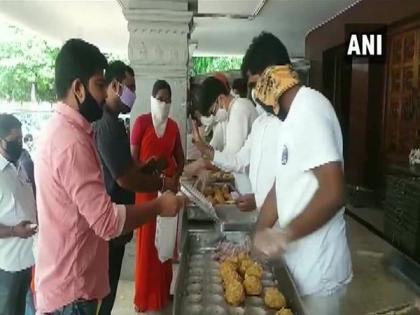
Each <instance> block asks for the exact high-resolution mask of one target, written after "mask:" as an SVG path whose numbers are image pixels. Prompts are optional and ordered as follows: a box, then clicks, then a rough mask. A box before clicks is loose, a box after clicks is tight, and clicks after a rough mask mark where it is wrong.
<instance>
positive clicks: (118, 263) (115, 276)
mask: <svg viewBox="0 0 420 315" xmlns="http://www.w3.org/2000/svg"><path fill="white" fill-rule="evenodd" d="M124 252H125V243H123V244H121V243H118V242H116V243H114V242H113V241H110V242H109V285H110V287H111V293H110V294H108V296H106V297H105V298H104V299H103V300H102V303H101V307H100V309H99V314H98V315H111V311H112V308H113V307H114V302H115V297H116V295H117V289H118V282H119V280H120V275H121V267H122V262H123V258H124Z"/></svg>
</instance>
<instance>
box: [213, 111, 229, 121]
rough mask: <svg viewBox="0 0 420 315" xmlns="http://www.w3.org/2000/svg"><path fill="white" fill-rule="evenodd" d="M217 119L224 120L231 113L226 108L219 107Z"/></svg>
mask: <svg viewBox="0 0 420 315" xmlns="http://www.w3.org/2000/svg"><path fill="white" fill-rule="evenodd" d="M215 117H216V121H217V122H222V121H226V120H228V119H229V114H228V112H227V111H226V109H224V108H219V109H218V110H217V112H216V116H215Z"/></svg>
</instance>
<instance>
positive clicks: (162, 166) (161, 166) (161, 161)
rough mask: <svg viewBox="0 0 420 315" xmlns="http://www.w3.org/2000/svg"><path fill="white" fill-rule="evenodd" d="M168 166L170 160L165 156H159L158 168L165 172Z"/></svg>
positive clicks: (160, 171)
mask: <svg viewBox="0 0 420 315" xmlns="http://www.w3.org/2000/svg"><path fill="white" fill-rule="evenodd" d="M167 167H168V162H167V161H166V159H165V158H158V159H157V160H156V169H157V170H158V171H159V173H163V171H164V170H166V168H167Z"/></svg>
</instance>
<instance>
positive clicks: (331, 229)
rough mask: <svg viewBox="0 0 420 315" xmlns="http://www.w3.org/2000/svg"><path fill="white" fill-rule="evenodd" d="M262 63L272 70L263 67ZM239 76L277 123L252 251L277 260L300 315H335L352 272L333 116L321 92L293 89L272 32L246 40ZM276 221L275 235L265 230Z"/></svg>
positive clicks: (292, 76)
mask: <svg viewBox="0 0 420 315" xmlns="http://www.w3.org/2000/svg"><path fill="white" fill-rule="evenodd" d="M267 62H269V63H268V65H270V64H275V65H278V66H274V67H269V68H267V69H266V67H267ZM241 70H242V72H243V74H245V75H246V76H247V77H248V79H249V80H248V84H249V85H251V84H252V83H253V82H255V81H257V85H256V89H255V93H254V94H255V96H256V100H257V102H258V103H259V104H260V105H261V106H262V107H263V108H265V109H266V110H267V111H269V112H272V113H274V114H275V115H276V116H277V117H278V119H279V120H281V121H282V123H281V127H280V131H279V134H278V142H277V152H278V154H279V157H280V158H279V161H278V164H277V167H276V170H275V171H276V181H275V184H274V185H273V187H272V189H271V190H270V192H269V194H268V196H267V198H266V200H265V202H264V204H263V206H262V208H261V212H260V215H259V218H258V222H257V232H256V235H255V239H254V244H255V247H256V248H257V249H258V250H259V251H260V252H261V253H262V254H263V255H265V256H268V257H278V256H280V255H283V257H284V259H285V261H286V263H287V265H288V267H289V269H290V271H291V273H292V275H293V277H294V279H295V281H296V284H297V286H298V289H299V291H300V294H301V295H302V296H303V297H304V300H305V303H306V306H307V309H308V314H323V315H339V314H340V298H341V296H342V294H343V293H344V292H345V288H346V286H347V284H348V283H349V282H350V281H351V279H352V275H353V274H352V265H351V258H350V252H349V248H348V244H347V238H346V224H345V221H344V207H343V202H344V201H343V199H344V197H343V196H344V174H343V152H342V145H343V143H342V135H341V130H340V125H339V123H338V119H337V116H336V114H335V112H334V109H333V107H332V106H331V104H330V102H329V101H328V100H327V99H326V98H325V97H324V96H323V95H322V94H321V93H319V92H317V91H315V90H312V89H310V88H307V87H304V86H301V85H300V84H299V82H298V80H297V76H296V74H295V73H294V72H293V70H292V69H291V68H290V59H289V56H288V53H287V50H286V48H285V47H284V45H283V44H282V43H281V41H280V40H279V39H278V38H276V37H275V36H274V35H272V34H269V33H262V34H261V35H259V36H258V37H256V38H255V39H254V40H253V42H252V44H251V46H250V47H249V48H248V51H247V52H246V54H245V57H244V61H243V64H242V69H241ZM250 83H251V84H250ZM277 220H278V227H280V229H281V231H278V229H274V228H273V227H274V225H275V224H276V221H277Z"/></svg>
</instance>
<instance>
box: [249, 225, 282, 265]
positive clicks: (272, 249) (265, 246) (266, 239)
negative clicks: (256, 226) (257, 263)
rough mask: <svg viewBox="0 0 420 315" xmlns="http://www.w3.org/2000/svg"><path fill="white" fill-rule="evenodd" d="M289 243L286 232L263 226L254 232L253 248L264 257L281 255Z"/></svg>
mask: <svg viewBox="0 0 420 315" xmlns="http://www.w3.org/2000/svg"><path fill="white" fill-rule="evenodd" d="M288 243H289V238H288V236H287V233H285V232H282V231H279V230H276V229H273V228H265V229H262V230H259V231H257V232H256V233H255V237H254V244H253V245H254V248H255V250H256V251H257V253H258V254H260V255H262V256H263V257H265V258H276V257H280V256H282V255H283V253H284V251H285V250H286V248H287V244H288Z"/></svg>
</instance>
